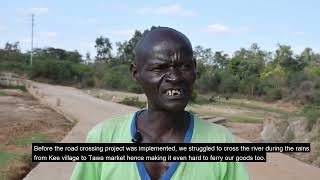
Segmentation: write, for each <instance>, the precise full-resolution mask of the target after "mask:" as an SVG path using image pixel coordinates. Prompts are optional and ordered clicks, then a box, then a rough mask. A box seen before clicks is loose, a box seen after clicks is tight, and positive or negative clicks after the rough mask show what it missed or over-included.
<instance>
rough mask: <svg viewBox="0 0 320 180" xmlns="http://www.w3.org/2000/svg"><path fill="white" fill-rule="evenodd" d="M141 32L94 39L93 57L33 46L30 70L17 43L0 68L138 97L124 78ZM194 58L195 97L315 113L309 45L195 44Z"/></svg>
mask: <svg viewBox="0 0 320 180" xmlns="http://www.w3.org/2000/svg"><path fill="white" fill-rule="evenodd" d="M152 28H154V27H152ZM152 28H151V29H152ZM147 31H148V30H145V31H144V32H141V31H138V30H136V31H135V33H134V34H133V36H132V37H131V38H130V39H129V40H127V41H124V42H117V43H115V45H113V44H112V43H111V41H110V39H109V38H108V37H103V36H99V37H97V38H96V39H95V48H96V52H97V53H96V56H95V57H91V55H90V53H86V54H85V56H84V57H83V56H82V55H81V54H80V53H79V52H77V51H67V50H64V49H59V48H53V47H47V48H38V49H35V50H34V53H33V55H34V56H33V57H34V58H33V59H34V63H33V64H34V65H33V66H32V67H30V66H29V56H30V52H26V53H22V52H21V50H20V49H19V42H15V43H6V44H5V46H4V48H1V49H0V70H13V71H19V72H27V73H28V74H29V76H30V78H32V79H38V80H46V81H47V82H49V83H56V84H66V85H76V86H78V87H97V88H108V89H116V90H124V91H130V92H135V93H142V92H143V91H142V89H141V87H140V86H138V85H137V84H136V83H135V82H134V81H132V79H131V77H130V72H129V65H130V63H131V62H132V61H133V59H134V53H133V50H134V47H135V45H136V44H137V42H138V41H139V39H140V38H141V37H142V36H143V34H144V33H146V32H147ZM114 48H115V49H114ZM112 52H116V53H115V54H113V53H112ZM194 57H195V59H196V60H197V81H196V85H195V91H196V92H198V93H211V94H216V95H224V96H228V97H231V96H236V97H246V98H256V99H263V100H266V101H275V100H290V101H294V102H297V103H299V104H302V105H305V106H306V107H308V108H307V110H306V111H308V110H309V109H313V111H319V112H320V108H319V107H320V54H319V53H318V52H315V51H313V50H312V49H311V48H309V47H307V48H305V49H304V50H303V51H302V52H301V53H300V54H294V53H293V50H292V48H291V46H289V45H284V44H278V46H277V49H276V50H275V51H274V52H270V51H265V50H262V49H260V47H259V46H258V44H256V43H254V44H252V45H251V46H250V47H248V48H240V49H239V50H237V51H235V52H234V53H233V54H227V53H225V52H223V51H216V52H214V51H213V50H212V49H210V48H205V47H203V46H195V47H194ZM310 107H312V108H310ZM314 108H316V109H314ZM316 115H320V114H316ZM316 115H313V116H316Z"/></svg>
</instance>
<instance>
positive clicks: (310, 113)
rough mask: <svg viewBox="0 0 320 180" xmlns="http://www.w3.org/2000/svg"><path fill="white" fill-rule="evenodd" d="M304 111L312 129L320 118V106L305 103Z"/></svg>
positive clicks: (309, 127)
mask: <svg viewBox="0 0 320 180" xmlns="http://www.w3.org/2000/svg"><path fill="white" fill-rule="evenodd" d="M302 113H303V115H304V116H306V117H307V119H308V129H309V130H311V129H312V127H313V125H314V124H315V123H316V122H317V121H318V120H319V118H320V106H316V105H305V106H304V107H303V110H302Z"/></svg>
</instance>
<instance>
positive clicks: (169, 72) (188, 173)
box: [71, 27, 249, 180]
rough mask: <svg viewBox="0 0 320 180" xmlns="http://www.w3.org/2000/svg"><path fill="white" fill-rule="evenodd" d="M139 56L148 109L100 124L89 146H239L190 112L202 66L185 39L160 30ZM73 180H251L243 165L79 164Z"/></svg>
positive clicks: (136, 66) (137, 68)
mask: <svg viewBox="0 0 320 180" xmlns="http://www.w3.org/2000/svg"><path fill="white" fill-rule="evenodd" d="M135 55H136V56H135V62H134V63H132V65H131V73H132V77H133V79H134V80H135V81H137V82H138V83H139V84H140V85H141V86H142V88H143V90H144V92H145V94H146V96H147V98H148V109H144V110H140V111H138V112H136V113H135V114H133V115H132V114H131V115H127V116H124V117H118V118H114V119H112V120H108V121H105V122H103V123H101V124H99V125H98V126H97V127H95V128H94V129H93V130H91V131H90V133H89V135H88V138H87V142H92V143H93V142H95V143H129V142H130V141H131V139H135V140H136V141H140V142H141V143H229V142H233V138H232V135H231V134H230V133H229V131H228V130H226V129H225V128H224V127H222V126H219V125H215V124H210V123H208V122H205V121H203V120H200V119H198V118H197V117H194V116H193V115H192V114H191V113H188V112H186V111H185V110H184V109H185V107H186V105H187V103H188V101H189V99H190V97H191V94H192V86H193V84H194V82H195V80H196V62H195V60H194V59H193V51H192V46H191V43H190V41H189V40H188V38H187V37H186V36H185V35H183V34H182V33H180V32H178V31H176V30H174V29H171V28H165V27H159V28H154V29H152V30H151V31H150V32H148V33H146V34H145V35H144V36H143V37H142V38H141V40H140V41H139V42H138V44H137V46H136V49H135ZM137 135H138V136H137ZM71 179H73V180H76V179H77V180H78V179H88V180H94V179H143V180H145V179H164V180H165V179H172V180H174V179H200V180H203V179H211V180H246V179H249V178H248V175H247V172H246V170H245V168H244V167H243V165H242V164H241V163H235V162H228V163H227V162H136V163H135V162H103V163H102V162H86V163H78V164H77V166H76V168H75V170H74V172H73V175H72V177H71Z"/></svg>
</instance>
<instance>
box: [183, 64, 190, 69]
mask: <svg viewBox="0 0 320 180" xmlns="http://www.w3.org/2000/svg"><path fill="white" fill-rule="evenodd" d="M190 68H191V64H182V65H181V69H190Z"/></svg>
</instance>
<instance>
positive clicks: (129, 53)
mask: <svg viewBox="0 0 320 180" xmlns="http://www.w3.org/2000/svg"><path fill="white" fill-rule="evenodd" d="M141 37H142V33H141V32H140V31H138V30H136V31H135V32H134V34H133V36H132V37H131V39H130V40H129V41H124V42H117V43H116V46H117V58H118V59H119V60H120V61H123V62H132V61H133V60H134V48H135V47H136V45H137V43H138V41H139V40H140V39H141Z"/></svg>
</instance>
